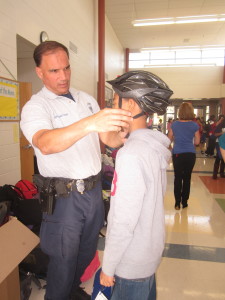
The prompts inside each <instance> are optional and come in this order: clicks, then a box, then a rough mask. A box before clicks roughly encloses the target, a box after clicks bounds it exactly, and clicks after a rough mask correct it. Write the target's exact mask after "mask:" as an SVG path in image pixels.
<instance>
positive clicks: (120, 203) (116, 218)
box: [100, 71, 173, 300]
mask: <svg viewBox="0 0 225 300" xmlns="http://www.w3.org/2000/svg"><path fill="white" fill-rule="evenodd" d="M109 83H110V84H111V85H112V87H113V89H114V91H115V95H114V102H113V104H114V107H115V108H121V107H122V108H123V109H125V110H128V111H130V112H131V113H132V116H133V121H132V122H130V127H129V133H128V135H129V137H128V139H127V141H126V142H125V145H124V147H123V148H121V149H120V150H119V151H118V153H117V158H116V166H115V174H114V179H113V184H112V190H111V207H110V212H109V216H108V227H107V236H106V246H105V251H104V258H103V265H102V273H101V276H100V280H101V284H102V285H104V286H113V285H114V283H115V286H114V289H113V293H112V297H111V298H110V299H111V300H137V299H141V300H150V299H156V284H155V275H154V274H155V272H156V269H157V267H158V265H159V263H160V260H161V256H162V252H163V249H164V208H163V196H164V193H165V190H166V168H167V162H168V160H169V158H170V156H171V154H170V151H169V150H168V146H169V144H170V140H169V139H168V138H167V136H166V135H164V134H163V133H161V132H159V131H154V130H149V129H147V124H146V120H147V117H148V115H149V114H152V113H158V114H159V115H162V114H164V113H165V112H166V108H167V106H168V105H169V98H170V96H171V95H172V94H173V92H172V91H171V90H170V89H169V87H168V86H167V85H166V84H165V82H163V81H162V80H161V79H160V78H159V77H157V76H156V75H154V74H152V73H150V72H146V71H131V72H127V73H125V74H123V75H122V76H120V77H118V78H116V79H115V80H112V81H109Z"/></svg>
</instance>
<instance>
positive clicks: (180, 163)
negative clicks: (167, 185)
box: [168, 103, 200, 210]
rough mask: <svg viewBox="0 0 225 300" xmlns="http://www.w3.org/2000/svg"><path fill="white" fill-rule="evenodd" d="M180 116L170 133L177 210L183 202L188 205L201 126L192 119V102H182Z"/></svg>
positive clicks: (184, 205) (183, 204)
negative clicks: (172, 143)
mask: <svg viewBox="0 0 225 300" xmlns="http://www.w3.org/2000/svg"><path fill="white" fill-rule="evenodd" d="M178 116H179V120H178V121H175V122H174V123H173V124H172V125H171V128H170V131H169V133H168V137H169V139H170V140H171V142H172V141H173V142H174V145H173V149H172V153H173V167H174V197H175V209H176V210H179V209H180V205H181V204H182V206H183V208H185V207H187V206H188V199H189V194H190V182H191V173H192V170H193V167H194V165H195V160H196V150H195V145H198V144H199V142H200V133H199V126H198V125H197V124H196V122H193V121H192V120H193V118H194V109H193V106H192V105H191V104H190V103H182V104H181V106H180V108H179V113H178ZM193 139H194V144H193Z"/></svg>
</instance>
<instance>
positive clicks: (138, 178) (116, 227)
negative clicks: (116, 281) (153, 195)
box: [102, 155, 146, 284]
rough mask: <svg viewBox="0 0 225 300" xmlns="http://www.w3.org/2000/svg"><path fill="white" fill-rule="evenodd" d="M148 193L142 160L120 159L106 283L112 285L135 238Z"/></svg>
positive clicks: (105, 262) (107, 248) (106, 254)
mask: <svg viewBox="0 0 225 300" xmlns="http://www.w3.org/2000/svg"><path fill="white" fill-rule="evenodd" d="M145 190H146V187H145V183H144V180H143V174H142V172H141V168H140V165H139V163H138V158H137V157H134V156H130V155H123V157H119V158H118V157H117V166H116V171H115V174H114V179H113V186H112V195H113V197H112V199H111V201H112V202H113V207H111V211H110V213H109V215H110V218H109V223H108V228H107V236H106V245H105V250H104V258H103V264H102V271H103V273H104V274H103V276H102V278H103V280H104V281H105V282H106V284H110V283H111V284H112V278H113V276H114V273H115V270H116V267H117V265H118V263H119V262H120V261H121V258H122V256H123V255H124V252H125V251H126V249H127V247H128V245H129V244H130V242H131V240H132V238H133V233H134V229H135V227H136V225H137V222H138V219H139V216H140V212H141V208H142V203H143V198H144V193H145ZM112 202H111V203H112ZM118 245H119V247H118ZM104 275H106V276H104ZM110 277H111V278H110Z"/></svg>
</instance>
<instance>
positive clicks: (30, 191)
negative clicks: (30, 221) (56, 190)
mask: <svg viewBox="0 0 225 300" xmlns="http://www.w3.org/2000/svg"><path fill="white" fill-rule="evenodd" d="M15 186H16V187H17V188H18V189H19V190H20V192H21V193H22V195H23V197H24V198H25V199H32V198H34V196H35V195H36V194H37V193H38V190H37V187H36V186H35V185H34V184H33V183H32V182H30V181H29V180H19V181H18V182H17V184H16V185H15ZM16 191H17V190H16ZM17 192H18V194H19V191H17Z"/></svg>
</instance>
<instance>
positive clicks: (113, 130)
mask: <svg viewBox="0 0 225 300" xmlns="http://www.w3.org/2000/svg"><path fill="white" fill-rule="evenodd" d="M33 56H34V60H35V63H36V73H37V75H38V77H39V78H40V79H41V80H42V82H43V84H44V87H43V88H42V90H41V91H40V92H38V93H37V94H36V95H33V96H32V97H31V99H30V100H29V101H28V102H27V103H26V105H25V106H24V108H23V110H22V114H21V123H20V125H21V129H22V131H23V133H24V135H25V136H26V138H27V140H28V141H29V142H30V143H31V144H32V146H33V148H34V151H35V155H36V157H37V164H38V169H39V172H40V175H38V176H37V177H36V184H37V185H38V188H39V190H40V193H41V201H42V204H43V220H42V224H41V231H40V244H41V248H42V250H43V251H44V252H45V253H46V254H48V256H49V258H50V262H49V266H48V273H47V288H46V294H45V300H69V299H72V300H73V299H74V300H85V299H87V300H88V299H91V297H90V295H88V294H87V293H86V292H85V291H84V290H83V289H81V288H80V287H79V285H80V283H81V282H80V277H81V276H82V274H83V272H84V270H85V269H86V267H87V266H88V265H89V264H90V262H91V260H92V259H93V257H94V255H95V252H96V248H97V242H98V236H99V231H100V229H101V227H102V226H103V221H104V208H103V201H102V190H101V182H100V178H101V173H100V171H101V152H100V144H99V138H100V139H101V141H102V142H103V143H105V144H107V145H109V146H111V147H118V146H120V145H121V144H122V141H123V140H122V139H123V136H124V134H126V133H125V132H126V129H127V128H128V126H129V123H131V122H132V117H130V115H131V114H130V112H128V111H125V110H122V109H110V108H108V109H104V110H100V109H99V106H98V104H97V102H96V100H95V99H94V98H92V97H91V96H90V95H88V94H86V93H85V92H82V91H78V90H75V89H73V88H70V77H71V69H70V63H69V51H68V49H67V48H66V47H65V46H64V45H63V44H61V43H58V42H56V41H47V42H43V43H41V44H40V45H38V46H37V47H36V48H35V50H34V55H33ZM121 126H122V127H124V128H125V130H124V132H121Z"/></svg>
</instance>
